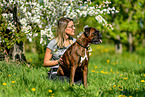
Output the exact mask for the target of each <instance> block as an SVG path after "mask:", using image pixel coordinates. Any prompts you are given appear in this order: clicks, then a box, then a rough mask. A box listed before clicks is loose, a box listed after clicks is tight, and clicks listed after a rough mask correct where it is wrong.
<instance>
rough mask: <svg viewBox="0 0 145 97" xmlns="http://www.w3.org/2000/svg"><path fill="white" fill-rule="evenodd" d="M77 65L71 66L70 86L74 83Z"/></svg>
mask: <svg viewBox="0 0 145 97" xmlns="http://www.w3.org/2000/svg"><path fill="white" fill-rule="evenodd" d="M75 69H76V68H75V66H71V71H70V86H72V85H73V84H74V77H75Z"/></svg>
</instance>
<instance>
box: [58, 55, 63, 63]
mask: <svg viewBox="0 0 145 97" xmlns="http://www.w3.org/2000/svg"><path fill="white" fill-rule="evenodd" d="M58 64H63V59H62V56H61V57H60V58H59V60H58Z"/></svg>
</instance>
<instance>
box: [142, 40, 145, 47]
mask: <svg viewBox="0 0 145 97" xmlns="http://www.w3.org/2000/svg"><path fill="white" fill-rule="evenodd" d="M142 46H143V47H145V39H143V43H142Z"/></svg>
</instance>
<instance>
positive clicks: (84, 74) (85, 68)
mask: <svg viewBox="0 0 145 97" xmlns="http://www.w3.org/2000/svg"><path fill="white" fill-rule="evenodd" d="M87 75H88V65H85V66H84V69H83V84H84V87H85V88H87Z"/></svg>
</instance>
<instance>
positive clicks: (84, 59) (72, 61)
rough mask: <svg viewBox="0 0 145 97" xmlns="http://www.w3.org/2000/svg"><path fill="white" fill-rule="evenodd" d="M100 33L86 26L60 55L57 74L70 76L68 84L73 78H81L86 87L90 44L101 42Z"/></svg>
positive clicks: (71, 83) (71, 82) (72, 82)
mask: <svg viewBox="0 0 145 97" xmlns="http://www.w3.org/2000/svg"><path fill="white" fill-rule="evenodd" d="M101 39H102V35H101V33H100V32H99V31H98V30H97V29H96V28H94V27H86V28H85V29H84V32H83V33H82V34H81V36H80V37H79V38H78V39H77V40H76V42H74V43H73V44H72V45H71V46H70V47H69V48H68V49H67V50H66V51H65V53H64V54H63V56H62V57H61V62H59V63H60V65H59V67H58V70H57V74H58V75H62V76H67V77H69V78H70V86H72V85H73V84H74V80H75V79H78V78H82V79H83V84H84V87H85V88H87V75H88V62H89V51H88V48H89V46H90V44H99V43H101V42H102V40H101Z"/></svg>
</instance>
